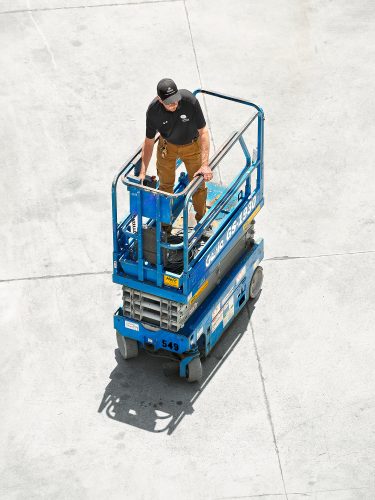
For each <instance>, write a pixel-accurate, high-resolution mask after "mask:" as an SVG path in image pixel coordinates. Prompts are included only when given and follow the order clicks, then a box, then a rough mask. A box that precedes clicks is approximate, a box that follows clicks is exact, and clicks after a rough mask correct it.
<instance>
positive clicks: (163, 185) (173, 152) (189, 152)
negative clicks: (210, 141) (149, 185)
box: [156, 137, 207, 222]
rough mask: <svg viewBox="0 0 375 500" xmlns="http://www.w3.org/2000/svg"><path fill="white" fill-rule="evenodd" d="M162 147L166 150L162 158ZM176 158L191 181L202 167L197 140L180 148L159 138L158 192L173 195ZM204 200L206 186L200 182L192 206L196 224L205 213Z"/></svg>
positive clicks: (157, 159) (157, 163)
mask: <svg viewBox="0 0 375 500" xmlns="http://www.w3.org/2000/svg"><path fill="white" fill-rule="evenodd" d="M163 145H165V148H166V152H165V153H166V154H165V157H164V158H163V157H162V150H163ZM177 158H181V160H182V161H183V162H184V164H185V167H186V171H187V173H188V176H189V181H191V180H192V179H193V177H194V174H195V172H196V171H197V170H199V169H200V168H201V166H202V163H201V146H200V140H199V138H198V139H197V140H196V141H194V142H191V143H189V144H184V145H182V146H180V145H177V144H172V143H171V142H166V141H165V140H164V139H163V138H162V137H160V139H159V141H158V145H157V155H156V170H157V173H158V177H159V180H160V186H159V189H160V191H166V192H167V193H173V187H174V182H175V174H176V160H177ZM206 198H207V188H206V184H205V183H204V182H202V183H201V184H200V185H199V188H198V190H197V191H196V192H195V193H194V195H193V206H194V210H195V219H196V220H197V222H198V221H200V220H201V218H202V217H203V216H204V214H205V213H206Z"/></svg>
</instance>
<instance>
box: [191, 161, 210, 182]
mask: <svg viewBox="0 0 375 500" xmlns="http://www.w3.org/2000/svg"><path fill="white" fill-rule="evenodd" d="M198 175H202V176H203V179H204V180H205V181H210V180H212V178H213V173H212V170H211V168H210V167H209V166H208V165H202V166H201V168H200V169H199V170H197V171H196V172H195V174H194V177H197V176H198Z"/></svg>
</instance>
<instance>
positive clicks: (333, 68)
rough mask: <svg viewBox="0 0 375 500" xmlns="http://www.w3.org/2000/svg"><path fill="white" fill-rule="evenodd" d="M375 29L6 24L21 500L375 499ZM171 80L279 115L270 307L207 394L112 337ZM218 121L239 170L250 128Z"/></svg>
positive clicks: (4, 429) (268, 18) (303, 8)
mask: <svg viewBox="0 0 375 500" xmlns="http://www.w3.org/2000/svg"><path fill="white" fill-rule="evenodd" d="M374 16H375V7H374V3H373V2H372V1H371V0H362V1H361V2H352V1H350V0H332V1H323V0H316V1H313V0H304V1H300V0H289V1H284V0H281V1H276V0H268V1H265V2H257V1H255V0H249V1H246V0H232V1H231V2H225V1H223V0H200V1H199V0H185V1H182V0H174V1H173V0H171V1H164V0H160V1H152V0H151V1H135V0H134V1H130V0H129V1H126V0H124V1H117V2H116V0H1V1H0V63H1V72H0V104H1V108H0V109H1V118H0V126H1V135H0V137H1V152H0V158H1V170H0V172H1V173H0V175H1V182H0V200H1V210H0V220H1V231H0V248H1V269H0V272H1V274H0V297H1V302H0V303H1V317H0V329H1V341H2V349H1V354H0V360H1V363H0V374H1V394H2V401H3V404H2V409H1V420H2V422H1V426H0V442H1V458H0V465H1V473H0V497H1V498H4V499H7V500H8V499H31V498H36V499H40V498H46V499H50V498H51V499H52V498H53V499H90V500H91V499H96V498H98V499H99V498H109V499H120V498H129V499H151V498H152V499H163V500H164V499H194V500H195V499H204V500H205V499H231V498H262V499H263V498H264V499H277V498H289V499H291V500H292V499H293V500H294V499H303V498H311V499H314V500H362V499H366V500H370V499H374V498H375V476H374V472H375V442H374V433H375V425H374V423H375V409H374V407H375V395H374V394H375V386H374V383H375V376H374V375H375V371H374V355H375V347H374V341H373V331H374V322H375V315H374V303H375V287H374V281H375V280H374V264H375V231H374V228H375V202H374V200H375V196H374V192H375V183H374V174H373V167H374V161H373V158H374V157H375V143H374V137H375V125H374V123H375V122H374V119H373V117H374V116H375V92H374V79H375V67H374V60H375V43H374V42H375V35H374V33H375V23H374ZM164 76H170V77H172V78H174V79H175V80H176V82H177V83H178V85H179V86H180V87H184V88H188V89H190V90H192V89H194V88H197V87H199V86H203V87H205V88H209V89H214V90H219V91H222V92H225V93H228V94H230V95H236V96H243V97H246V98H249V99H251V100H253V101H254V102H256V103H259V104H260V105H262V107H263V108H264V110H265V113H266V122H265V127H266V129H265V131H266V132H265V133H266V135H265V168H266V180H265V188H266V204H265V207H264V209H263V210H262V212H261V213H260V215H259V217H258V218H257V230H258V234H259V235H262V236H263V237H264V239H265V244H266V256H265V261H264V265H263V267H264V271H265V281H264V286H263V291H262V293H261V296H260V298H259V300H258V301H257V302H256V304H254V305H253V306H250V305H248V306H247V309H245V310H244V311H243V312H242V313H241V314H240V316H239V317H238V318H237V320H236V321H235V323H234V324H233V326H232V327H231V328H230V330H229V331H228V332H227V334H226V336H225V337H224V338H223V339H222V342H220V344H219V345H218V346H217V348H216V349H215V351H214V352H213V355H212V356H211V357H210V358H209V360H208V361H207V362H206V363H205V364H204V377H203V381H202V383H201V384H192V385H189V384H187V383H186V382H184V381H181V380H179V379H177V378H174V377H170V378H167V377H165V376H164V375H163V372H162V367H161V364H162V363H161V361H160V360H158V359H154V358H149V357H148V356H147V355H146V354H145V355H141V356H140V358H139V359H136V360H132V361H131V362H127V363H125V362H124V361H122V360H121V359H120V358H119V356H118V351H117V349H116V345H115V337H114V333H113V328H112V314H113V312H114V310H115V308H117V306H118V305H119V304H120V287H118V286H117V285H113V284H112V283H111V251H112V246H111V245H112V242H111V200H110V185H111V182H112V177H113V175H114V173H115V172H116V170H117V169H118V168H119V166H120V165H121V164H122V163H123V162H124V161H125V160H126V159H127V158H128V157H129V156H130V154H131V153H133V151H134V150H135V148H136V147H137V146H138V145H139V144H140V143H141V141H142V140H143V137H144V117H145V109H146V107H147V105H148V103H149V101H150V100H151V99H152V98H153V97H154V95H155V86H156V83H157V81H158V80H159V79H160V78H162V77H164ZM204 112H205V113H206V116H207V118H209V119H210V125H211V132H212V137H213V143H214V145H215V146H216V147H217V146H219V145H220V144H221V143H222V141H223V140H224V139H225V137H226V136H227V134H228V133H229V132H230V131H231V130H233V129H234V128H236V127H238V126H239V125H240V124H242V122H243V120H244V119H245V118H246V116H247V114H246V113H248V110H247V109H245V110H242V109H240V107H238V106H237V107H234V108H233V107H232V108H231V107H229V108H226V109H225V111H223V109H221V108H220V106H219V105H218V104H217V103H215V102H213V101H212V100H211V101H210V100H209V99H207V102H206V103H205V106H204ZM229 173H230V169H227V168H224V167H223V168H222V169H221V177H222V180H223V181H224V182H225V181H226V180H227V179H228V176H229Z"/></svg>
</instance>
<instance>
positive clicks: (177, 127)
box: [139, 78, 212, 232]
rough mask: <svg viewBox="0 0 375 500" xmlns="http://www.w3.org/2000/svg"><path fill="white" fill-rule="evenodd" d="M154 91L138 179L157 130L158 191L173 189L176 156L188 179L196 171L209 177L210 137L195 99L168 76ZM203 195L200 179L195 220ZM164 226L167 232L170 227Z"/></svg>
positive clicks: (198, 217)
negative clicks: (182, 165)
mask: <svg viewBox="0 0 375 500" xmlns="http://www.w3.org/2000/svg"><path fill="white" fill-rule="evenodd" d="M157 94H158V95H157V97H155V99H153V101H152V102H151V104H150V105H149V107H148V109H147V113H146V138H145V141H144V144H143V148H142V165H141V170H140V174H139V178H140V179H141V181H143V180H144V178H145V175H146V171H147V168H148V165H149V163H150V160H151V156H152V151H153V148H154V138H155V135H156V132H157V131H159V132H160V139H159V142H158V143H157V155H156V169H157V174H158V177H159V180H160V186H159V189H160V190H161V191H166V192H167V193H173V187H174V182H175V172H176V160H177V158H181V160H182V161H183V162H184V164H185V167H186V170H187V173H188V176H189V180H190V181H191V180H192V179H193V177H195V176H197V175H202V176H203V178H204V180H205V181H210V180H211V179H212V171H211V168H210V167H209V166H208V158H209V151H210V137H209V134H208V130H207V127H206V121H205V119H204V116H203V113H202V109H201V107H200V104H199V101H198V99H197V98H196V97H195V96H194V95H193V94H192V93H191V92H189V91H188V90H185V89H180V90H178V89H177V86H176V84H175V82H174V81H173V80H171V79H170V78H163V79H162V80H160V82H159V83H158V85H157ZM206 199H207V188H206V185H205V183H204V182H202V183H201V184H200V186H199V188H198V190H197V191H196V192H195V193H194V195H193V206H194V210H195V218H196V220H197V222H198V221H200V220H201V218H202V217H203V216H204V214H205V212H206ZM165 229H166V230H167V231H168V232H170V230H171V227H170V226H169V227H167V228H165Z"/></svg>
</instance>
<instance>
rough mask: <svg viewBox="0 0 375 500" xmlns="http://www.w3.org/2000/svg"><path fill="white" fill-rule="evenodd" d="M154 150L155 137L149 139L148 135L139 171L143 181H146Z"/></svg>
mask: <svg viewBox="0 0 375 500" xmlns="http://www.w3.org/2000/svg"><path fill="white" fill-rule="evenodd" d="M153 150H154V139H149V138H148V137H146V138H145V142H144V143H143V147H142V165H141V170H140V173H139V179H140V180H141V182H143V181H144V178H145V175H146V171H147V168H148V166H149V164H150V161H151V157H152V152H153Z"/></svg>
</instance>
